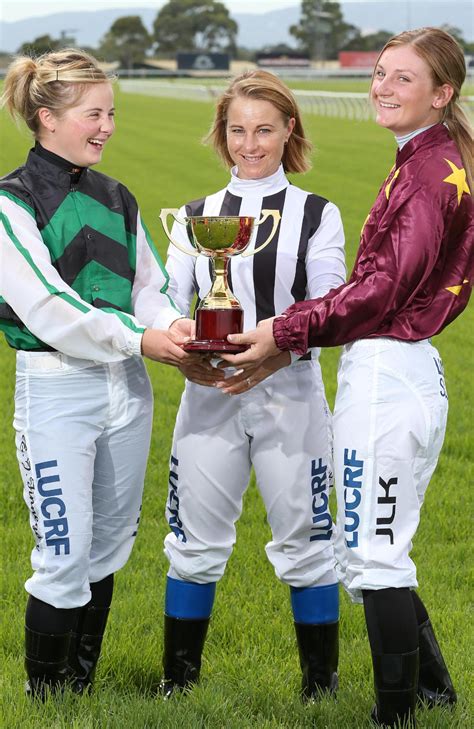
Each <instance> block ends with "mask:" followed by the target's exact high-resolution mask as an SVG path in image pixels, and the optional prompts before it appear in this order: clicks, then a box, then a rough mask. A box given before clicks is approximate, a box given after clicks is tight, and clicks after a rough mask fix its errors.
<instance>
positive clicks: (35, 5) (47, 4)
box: [0, 0, 300, 22]
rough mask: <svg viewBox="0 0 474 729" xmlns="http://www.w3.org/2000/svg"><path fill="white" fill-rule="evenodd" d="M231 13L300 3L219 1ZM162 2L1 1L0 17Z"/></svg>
mask: <svg viewBox="0 0 474 729" xmlns="http://www.w3.org/2000/svg"><path fill="white" fill-rule="evenodd" d="M220 1H221V2H224V5H225V6H226V7H227V8H228V9H229V10H230V11H231V12H234V13H252V12H253V13H255V12H257V13H261V12H265V11H267V10H278V9H280V8H289V7H292V6H294V5H299V4H300V0H253V2H252V1H251V0H220ZM164 2H165V0H68V1H67V2H66V3H65V2H64V0H62V2H61V1H60V0H36V2H35V0H0V18H1V19H2V20H5V21H7V22H14V21H15V20H23V19H24V18H30V17H32V16H34V15H52V14H53V13H64V12H68V11H71V12H73V11H77V10H81V9H83V10H107V8H127V10H129V11H132V10H133V6H134V5H135V7H138V8H154V7H156V8H159V7H161V5H163V4H164Z"/></svg>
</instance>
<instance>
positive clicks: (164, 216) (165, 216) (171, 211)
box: [160, 208, 199, 258]
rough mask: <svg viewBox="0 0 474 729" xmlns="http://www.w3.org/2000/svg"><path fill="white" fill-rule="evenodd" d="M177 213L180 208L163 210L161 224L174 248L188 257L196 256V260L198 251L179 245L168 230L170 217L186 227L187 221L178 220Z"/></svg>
mask: <svg viewBox="0 0 474 729" xmlns="http://www.w3.org/2000/svg"><path fill="white" fill-rule="evenodd" d="M177 212H178V208H163V209H162V211H161V213H160V220H161V223H162V225H163V228H164V230H165V233H166V235H167V237H168V238H169V240H170V241H171V243H172V244H173V245H174V246H176V248H178V249H179V250H180V251H182V252H183V253H186V255H188V256H194V258H197V257H198V256H199V253H198V252H197V251H195V250H190V249H189V248H185V247H184V246H183V245H181V243H178V241H176V240H175V239H174V238H173V237H172V235H171V231H170V229H169V228H168V215H172V216H173V218H174V219H175V220H176V222H177V223H179V224H180V225H186V221H185V220H181V218H178V216H177V214H176V213H177Z"/></svg>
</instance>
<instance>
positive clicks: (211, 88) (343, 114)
mask: <svg viewBox="0 0 474 729" xmlns="http://www.w3.org/2000/svg"><path fill="white" fill-rule="evenodd" d="M119 84H120V89H121V90H122V91H125V92H126V93H131V94H143V95H145V96H165V97H167V98H172V99H183V100H186V99H189V100H192V101H212V100H214V99H216V98H217V97H218V96H219V95H220V94H221V93H222V92H223V91H224V89H225V88H226V87H225V86H224V85H219V86H217V85H204V84H186V83H181V82H178V83H176V82H173V81H160V80H156V79H135V78H124V79H120V82H119ZM293 93H294V94H295V96H296V98H297V99H298V103H299V105H300V108H301V109H302V110H303V111H305V112H309V113H312V114H319V115H320V116H336V117H339V118H342V119H357V120H361V119H371V118H372V116H373V113H372V110H371V107H370V104H369V101H368V94H366V93H365V92H344V91H306V90H303V89H294V90H293ZM462 105H463V107H464V109H465V111H466V112H467V113H468V114H470V116H472V117H474V96H464V97H463V99H462Z"/></svg>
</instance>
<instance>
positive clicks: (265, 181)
mask: <svg viewBox="0 0 474 729" xmlns="http://www.w3.org/2000/svg"><path fill="white" fill-rule="evenodd" d="M237 170H238V168H237V166H235V167H232V169H231V171H230V175H231V177H230V182H229V184H228V185H227V189H228V191H229V192H231V193H233V194H234V195H243V194H244V193H249V192H252V191H255V192H257V191H258V194H259V195H265V194H266V193H267V192H269V193H270V192H271V193H272V194H273V193H275V192H278V191H279V190H283V189H284V188H285V187H288V185H289V184H290V183H289V182H288V179H287V177H286V175H285V173H284V171H283V165H282V164H281V165H280V166H279V168H278V169H277V171H276V172H274V173H273V175H270V177H261V178H260V179H258V180H242V179H241V178H240V177H237Z"/></svg>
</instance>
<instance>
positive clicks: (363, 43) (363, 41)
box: [339, 30, 394, 51]
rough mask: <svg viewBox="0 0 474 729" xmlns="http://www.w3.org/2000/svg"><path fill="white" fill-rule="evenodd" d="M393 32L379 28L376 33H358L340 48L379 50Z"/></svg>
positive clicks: (344, 49) (345, 49) (348, 49)
mask: <svg viewBox="0 0 474 729" xmlns="http://www.w3.org/2000/svg"><path fill="white" fill-rule="evenodd" d="M393 35H394V33H391V32H390V31H389V30H379V31H377V33H369V34H368V35H360V33H359V34H358V35H357V36H355V37H354V38H352V39H351V40H350V41H349V43H346V45H345V46H343V47H342V48H340V49H339V50H341V51H381V50H382V48H383V47H384V45H385V44H386V42H387V41H388V40H389V39H390V38H392V36H393Z"/></svg>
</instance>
